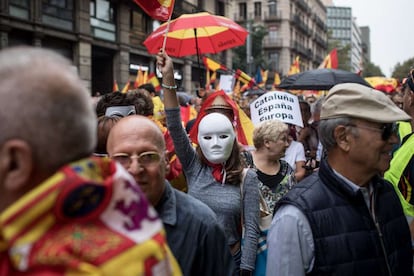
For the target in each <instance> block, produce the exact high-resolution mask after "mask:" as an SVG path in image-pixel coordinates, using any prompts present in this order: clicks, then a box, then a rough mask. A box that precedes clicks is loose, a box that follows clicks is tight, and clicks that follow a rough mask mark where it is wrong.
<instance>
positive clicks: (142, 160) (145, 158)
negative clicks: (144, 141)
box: [111, 151, 161, 167]
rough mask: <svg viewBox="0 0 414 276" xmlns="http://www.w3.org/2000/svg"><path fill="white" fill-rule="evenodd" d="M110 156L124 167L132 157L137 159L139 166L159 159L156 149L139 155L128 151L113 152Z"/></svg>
mask: <svg viewBox="0 0 414 276" xmlns="http://www.w3.org/2000/svg"><path fill="white" fill-rule="evenodd" d="M111 158H112V159H113V160H115V161H117V162H119V163H120V164H121V165H122V166H124V167H129V166H130V165H131V164H132V160H133V159H137V160H138V163H139V164H140V165H141V166H150V165H153V164H157V163H158V162H159V161H160V160H161V156H160V155H159V153H158V152H156V151H146V152H143V153H141V154H140V155H136V154H133V155H130V154H128V153H115V154H114V155H112V156H111Z"/></svg>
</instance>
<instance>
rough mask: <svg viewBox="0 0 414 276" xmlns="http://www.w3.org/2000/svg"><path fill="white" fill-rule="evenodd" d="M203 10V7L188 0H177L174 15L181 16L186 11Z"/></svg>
mask: <svg viewBox="0 0 414 276" xmlns="http://www.w3.org/2000/svg"><path fill="white" fill-rule="evenodd" d="M200 11H202V9H201V7H198V6H196V5H194V4H192V3H190V2H188V1H176V2H175V5H174V15H175V16H180V15H182V14H185V13H195V12H200Z"/></svg>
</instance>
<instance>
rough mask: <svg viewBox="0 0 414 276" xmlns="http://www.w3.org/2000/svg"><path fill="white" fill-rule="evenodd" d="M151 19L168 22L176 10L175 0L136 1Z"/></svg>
mask: <svg viewBox="0 0 414 276" xmlns="http://www.w3.org/2000/svg"><path fill="white" fill-rule="evenodd" d="M135 3H136V4H138V5H139V6H140V7H141V9H143V10H144V11H145V12H146V13H147V14H148V15H149V16H150V17H152V18H153V19H157V20H160V21H167V20H168V19H169V18H170V16H171V14H172V12H173V9H174V0H135Z"/></svg>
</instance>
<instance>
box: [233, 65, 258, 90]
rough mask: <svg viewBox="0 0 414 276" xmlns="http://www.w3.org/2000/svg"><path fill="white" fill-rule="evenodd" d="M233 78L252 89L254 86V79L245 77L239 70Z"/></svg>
mask: <svg viewBox="0 0 414 276" xmlns="http://www.w3.org/2000/svg"><path fill="white" fill-rule="evenodd" d="M234 78H235V79H236V80H240V81H241V82H242V83H244V84H247V86H248V87H252V86H253V85H255V84H256V82H255V80H254V78H252V77H250V76H249V75H247V74H246V73H245V72H243V71H242V70H240V69H237V70H236V74H235V75H234Z"/></svg>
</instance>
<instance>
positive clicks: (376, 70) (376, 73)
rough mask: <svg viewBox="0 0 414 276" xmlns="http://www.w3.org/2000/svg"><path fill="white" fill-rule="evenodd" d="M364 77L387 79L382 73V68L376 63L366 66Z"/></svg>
mask: <svg viewBox="0 0 414 276" xmlns="http://www.w3.org/2000/svg"><path fill="white" fill-rule="evenodd" d="M362 76H363V77H364V78H367V77H385V75H384V74H383V73H382V71H381V68H380V67H379V66H377V65H375V64H374V63H371V62H368V63H366V64H364V70H363V71H362Z"/></svg>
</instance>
